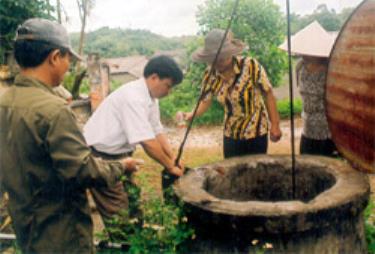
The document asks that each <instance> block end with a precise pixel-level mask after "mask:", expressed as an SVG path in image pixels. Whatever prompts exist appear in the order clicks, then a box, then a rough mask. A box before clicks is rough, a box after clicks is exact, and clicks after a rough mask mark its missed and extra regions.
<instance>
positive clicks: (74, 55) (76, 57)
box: [69, 48, 83, 61]
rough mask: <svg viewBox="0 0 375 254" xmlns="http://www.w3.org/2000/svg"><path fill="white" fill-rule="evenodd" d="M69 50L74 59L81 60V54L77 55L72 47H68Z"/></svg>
mask: <svg viewBox="0 0 375 254" xmlns="http://www.w3.org/2000/svg"><path fill="white" fill-rule="evenodd" d="M69 52H70V54H72V56H73V57H74V58H75V59H76V60H78V61H83V57H82V56H80V55H78V54H77V53H76V52H75V51H74V50H73V49H71V48H70V49H69Z"/></svg>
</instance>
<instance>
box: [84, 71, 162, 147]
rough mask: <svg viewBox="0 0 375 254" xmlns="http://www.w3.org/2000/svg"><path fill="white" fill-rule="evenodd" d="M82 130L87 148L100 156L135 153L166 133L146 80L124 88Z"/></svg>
mask: <svg viewBox="0 0 375 254" xmlns="http://www.w3.org/2000/svg"><path fill="white" fill-rule="evenodd" d="M83 130H84V136H85V139H86V142H87V144H88V145H89V146H93V147H94V148H95V149H96V150H98V151H100V152H104V153H108V154H121V153H126V152H130V151H133V150H134V149H135V146H136V145H137V144H138V143H140V142H142V141H145V140H150V139H154V138H155V137H156V135H158V134H160V133H161V132H162V131H163V126H162V125H161V122H160V112H159V104H158V100H157V99H153V98H151V96H150V92H149V90H148V87H147V85H146V82H145V79H143V78H141V79H138V80H135V81H132V82H130V83H127V84H124V85H122V86H121V87H120V88H119V89H117V90H116V91H114V92H113V93H111V94H110V95H109V96H108V97H107V98H106V99H105V100H104V101H103V102H102V103H101V104H100V106H99V107H98V108H97V109H96V111H95V112H94V114H93V115H92V116H91V117H90V119H89V120H88V121H87V123H86V125H85V126H84V128H83Z"/></svg>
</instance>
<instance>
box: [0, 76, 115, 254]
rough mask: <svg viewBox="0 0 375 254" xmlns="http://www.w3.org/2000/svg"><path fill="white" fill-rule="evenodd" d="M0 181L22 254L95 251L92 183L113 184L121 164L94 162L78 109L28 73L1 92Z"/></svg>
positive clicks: (95, 184) (99, 184)
mask: <svg viewBox="0 0 375 254" xmlns="http://www.w3.org/2000/svg"><path fill="white" fill-rule="evenodd" d="M0 149H1V152H0V183H1V188H2V190H3V191H7V192H8V194H9V213H10V216H11V218H12V221H13V228H14V230H15V232H16V236H17V242H18V244H19V246H20V247H21V249H22V251H23V252H24V253H91V252H93V239H92V221H91V217H90V210H89V206H88V201H87V197H86V188H87V187H100V186H112V185H114V183H115V182H116V181H117V180H118V179H119V177H120V176H121V174H122V166H121V164H120V163H119V162H112V163H108V162H107V163H106V162H104V161H100V160H97V159H94V158H93V157H92V156H91V154H90V150H89V148H88V147H87V145H86V143H85V140H84V137H83V136H82V134H81V132H80V130H79V128H78V126H77V124H76V121H75V118H74V115H73V113H72V112H71V110H70V108H69V107H68V105H67V104H66V103H65V101H64V100H62V99H60V98H58V97H57V96H56V95H54V93H53V91H52V89H51V88H49V87H48V86H47V85H44V84H42V83H40V82H39V81H37V80H35V79H31V78H27V77H25V76H22V75H19V76H17V77H16V80H15V83H14V85H13V86H11V87H10V88H9V89H7V91H6V92H4V93H3V94H2V95H1V97H0Z"/></svg>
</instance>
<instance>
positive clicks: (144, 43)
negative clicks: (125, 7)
mask: <svg viewBox="0 0 375 254" xmlns="http://www.w3.org/2000/svg"><path fill="white" fill-rule="evenodd" d="M71 39H72V44H73V47H74V48H75V49H77V48H78V43H79V33H73V34H71ZM193 39H194V36H183V37H174V38H168V37H164V36H161V35H158V34H154V33H152V32H150V31H147V30H131V29H121V28H108V27H103V28H100V29H98V30H95V31H92V32H89V33H88V34H86V38H85V45H84V53H85V54H87V53H89V52H95V53H99V54H100V55H101V56H102V57H123V56H129V55H138V54H140V55H148V56H150V55H153V54H154V53H155V52H156V51H160V50H163V51H164V50H174V49H179V48H184V47H185V46H186V44H187V43H189V41H191V40H193Z"/></svg>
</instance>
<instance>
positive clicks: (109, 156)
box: [90, 146, 133, 160]
mask: <svg viewBox="0 0 375 254" xmlns="http://www.w3.org/2000/svg"><path fill="white" fill-rule="evenodd" d="M90 149H91V152H92V154H93V155H94V156H95V157H101V158H102V159H104V160H121V159H123V158H126V157H131V156H132V155H133V151H130V152H126V153H119V154H109V153H105V152H101V151H98V150H96V149H95V148H94V147H93V146H90Z"/></svg>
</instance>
